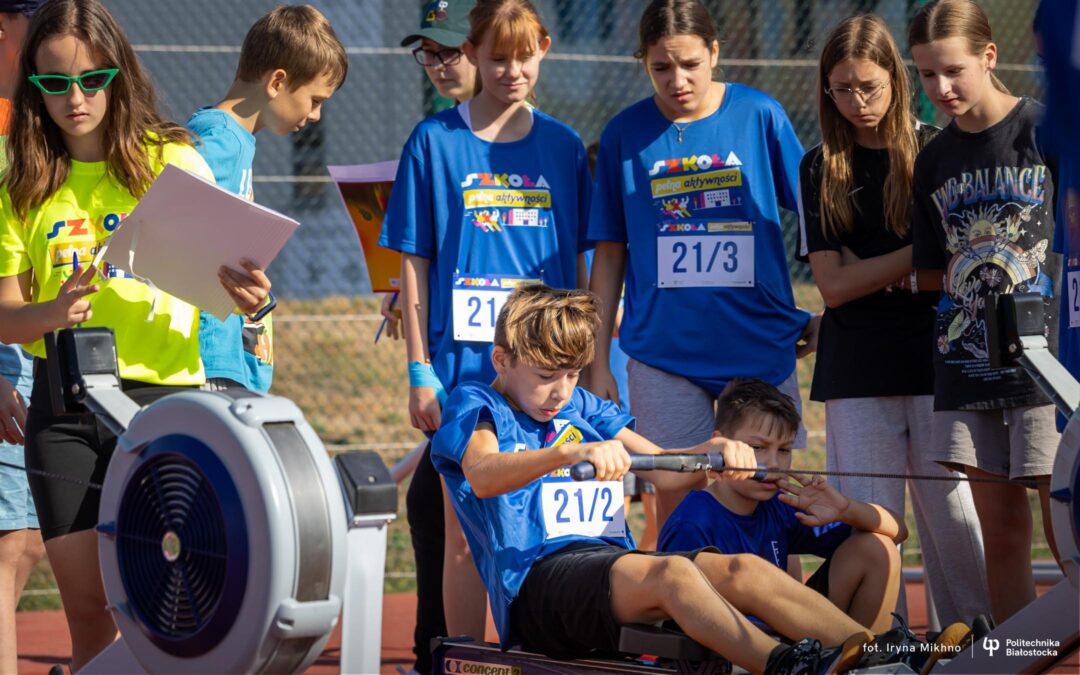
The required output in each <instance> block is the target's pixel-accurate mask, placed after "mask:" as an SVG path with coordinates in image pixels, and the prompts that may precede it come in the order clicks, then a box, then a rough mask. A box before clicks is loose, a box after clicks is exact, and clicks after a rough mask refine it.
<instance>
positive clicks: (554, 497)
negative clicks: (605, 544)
mask: <svg viewBox="0 0 1080 675" xmlns="http://www.w3.org/2000/svg"><path fill="white" fill-rule="evenodd" d="M540 491H541V497H542V499H543V504H544V527H545V528H546V529H547V538H548V539H554V538H555V537H564V536H566V535H571V534H573V535H578V536H581V537H615V538H621V537H625V536H626V518H625V516H624V515H623V486H622V481H617V480H616V481H597V480H586V481H544V483H543V484H542V485H541V487H540Z"/></svg>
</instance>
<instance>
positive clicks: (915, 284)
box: [911, 270, 919, 293]
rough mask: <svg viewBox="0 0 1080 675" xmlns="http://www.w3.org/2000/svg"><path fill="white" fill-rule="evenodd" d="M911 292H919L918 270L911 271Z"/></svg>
mask: <svg viewBox="0 0 1080 675" xmlns="http://www.w3.org/2000/svg"><path fill="white" fill-rule="evenodd" d="M911 292H912V293H918V292H919V272H918V270H911Z"/></svg>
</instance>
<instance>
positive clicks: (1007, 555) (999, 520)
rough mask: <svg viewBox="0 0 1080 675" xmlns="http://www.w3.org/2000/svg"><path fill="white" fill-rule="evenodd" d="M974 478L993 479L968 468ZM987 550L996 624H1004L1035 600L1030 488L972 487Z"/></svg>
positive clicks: (991, 597)
mask: <svg viewBox="0 0 1080 675" xmlns="http://www.w3.org/2000/svg"><path fill="white" fill-rule="evenodd" d="M967 474H968V475H969V476H971V477H972V478H986V477H989V476H993V474H990V473H987V472H986V471H982V470H980V469H977V468H975V467H972V466H969V467H967ZM971 495H972V497H974V499H975V510H976V511H978V512H979V524H980V525H981V526H982V533H983V543H984V545H985V548H986V580H987V583H988V584H989V587H990V606H991V607H992V608H993V612H994V620H995V621H996V622H997V623H1002V622H1003V621H1005V619H1008V618H1009V617H1010V616H1012V615H1013V614H1015V613H1016V612H1017V611H1019V610H1020V609H1021V608H1022V607H1024V606H1025V605H1027V604H1028V603H1030V602H1031V601H1032V600H1034V599H1035V581H1034V579H1033V577H1032V575H1031V506H1030V505H1029V504H1028V497H1027V488H1025V487H1022V486H1020V485H1002V484H1000V483H972V484H971Z"/></svg>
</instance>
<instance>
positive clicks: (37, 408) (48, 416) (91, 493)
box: [26, 359, 186, 541]
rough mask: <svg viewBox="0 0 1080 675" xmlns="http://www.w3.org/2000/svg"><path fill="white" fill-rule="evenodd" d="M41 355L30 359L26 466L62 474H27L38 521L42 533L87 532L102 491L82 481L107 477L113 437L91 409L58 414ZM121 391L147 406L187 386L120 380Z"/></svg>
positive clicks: (48, 535)
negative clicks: (55, 475) (86, 411)
mask: <svg viewBox="0 0 1080 675" xmlns="http://www.w3.org/2000/svg"><path fill="white" fill-rule="evenodd" d="M44 365H45V361H44V360H43V359H35V360H34V388H33V391H32V392H31V394H30V410H29V413H28V414H27V420H26V468H28V469H37V470H39V471H47V472H49V473H53V474H58V475H59V476H63V477H65V478H66V479H67V480H64V479H62V478H50V477H45V476H42V475H40V474H34V473H28V474H27V477H26V478H27V481H28V482H29V483H30V492H31V494H33V496H34V506H35V507H36V508H37V512H38V522H39V523H40V524H41V536H42V538H43V539H45V540H46V541H48V540H49V539H52V538H53V537H59V536H61V535H65V534H71V533H74V532H81V531H83V530H89V529H91V528H93V527H94V526H96V525H97V520H98V505H99V504H100V502H101V490H100V489H98V488H95V487H90V486H88V485H85V483H97V484H98V485H100V484H101V483H103V482H104V481H105V471H106V469H108V467H109V460H110V459H111V458H112V453H113V450H114V449H115V448H116V435H115V434H113V433H112V432H111V431H109V430H108V429H107V428H106V427H105V426H104V425H103V424H102V423H101V422H99V421H98V419H97V417H96V416H94V415H93V414H91V413H84V414H82V415H65V416H57V415H54V414H53V410H52V402H51V400H50V398H49V377H48V373H47V372H46V369H45V367H44ZM121 387H122V388H123V390H124V392H125V393H126V394H127V395H128V396H130V397H131V398H132V399H134V400H135V402H136V403H138V404H139V405H149V404H150V403H152V402H154V401H156V400H157V399H159V398H162V397H163V396H166V395H168V394H172V393H176V392H178V391H182V390H184V389H186V387H161V386H154V385H148V384H146V383H143V382H134V381H129V380H124V381H123V382H121Z"/></svg>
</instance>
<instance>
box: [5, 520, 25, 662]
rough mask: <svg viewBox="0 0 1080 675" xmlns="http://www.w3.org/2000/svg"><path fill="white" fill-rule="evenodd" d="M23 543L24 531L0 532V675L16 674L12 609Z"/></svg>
mask: <svg viewBox="0 0 1080 675" xmlns="http://www.w3.org/2000/svg"><path fill="white" fill-rule="evenodd" d="M25 542H26V530H5V531H3V532H0V672H3V673H14V672H16V671H17V670H18V663H19V656H18V647H17V646H16V639H15V606H16V605H17V604H18V602H19V594H18V593H17V592H16V590H15V588H16V585H17V584H16V576H17V570H18V568H19V560H21V559H22V554H23V547H24V545H25Z"/></svg>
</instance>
